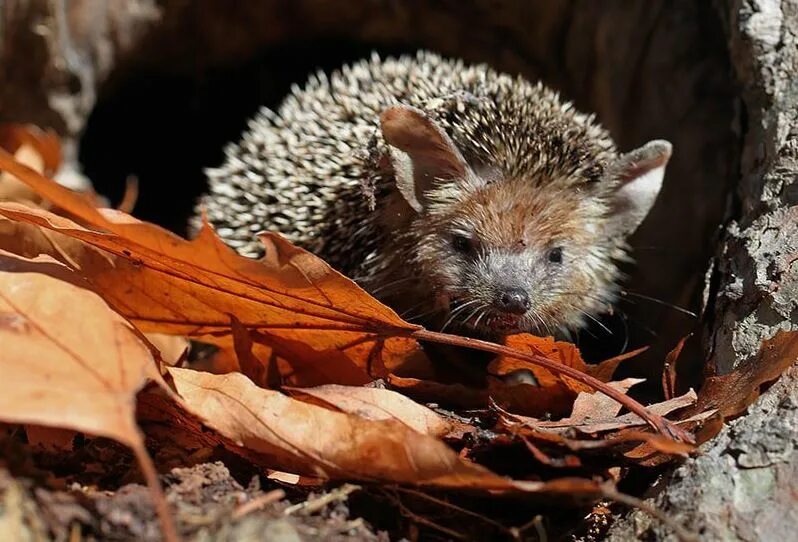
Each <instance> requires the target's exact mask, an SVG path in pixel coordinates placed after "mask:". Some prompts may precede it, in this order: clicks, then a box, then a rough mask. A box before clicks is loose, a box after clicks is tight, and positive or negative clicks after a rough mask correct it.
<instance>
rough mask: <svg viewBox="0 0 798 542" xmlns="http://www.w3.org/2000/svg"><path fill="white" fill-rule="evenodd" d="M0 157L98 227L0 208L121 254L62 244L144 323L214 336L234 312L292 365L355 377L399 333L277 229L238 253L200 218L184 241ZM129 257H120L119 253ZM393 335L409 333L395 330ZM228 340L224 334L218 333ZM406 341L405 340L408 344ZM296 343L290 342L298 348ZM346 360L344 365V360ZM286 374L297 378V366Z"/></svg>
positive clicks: (382, 310)
mask: <svg viewBox="0 0 798 542" xmlns="http://www.w3.org/2000/svg"><path fill="white" fill-rule="evenodd" d="M0 167H2V168H3V169H5V170H7V171H9V172H11V173H13V174H14V175H15V176H17V177H19V178H20V179H23V180H25V181H26V182H27V183H29V184H30V185H31V186H33V187H34V188H35V189H36V190H37V192H38V193H40V194H41V195H43V196H44V197H46V198H47V199H48V200H50V201H53V202H54V203H56V204H57V205H59V206H60V207H62V208H64V209H66V210H67V211H69V212H70V213H72V214H73V215H75V216H77V217H79V218H80V219H81V220H82V221H83V222H85V223H87V224H89V225H91V226H92V227H94V228H97V230H103V231H97V230H90V229H87V228H84V227H82V226H80V225H78V224H76V223H75V222H72V221H70V220H68V219H66V218H63V217H59V216H55V215H52V214H50V213H47V212H45V211H42V210H37V209H29V208H26V207H23V206H20V205H15V204H12V203H6V204H3V205H2V208H1V209H0V214H2V215H3V216H6V217H9V218H12V219H14V220H19V221H23V222H28V223H32V224H36V225H38V226H41V227H44V228H49V229H53V230H55V231H59V232H62V233H64V234H66V235H69V236H71V237H74V238H77V239H80V240H82V241H85V242H87V243H90V244H92V245H94V246H96V247H99V248H102V249H104V250H107V251H109V252H112V253H114V254H116V255H117V256H121V257H122V258H125V261H123V260H122V259H121V258H109V259H106V260H102V259H98V258H96V257H86V255H85V253H84V252H77V253H76V252H75V251H72V252H69V257H70V258H71V259H72V262H73V264H74V265H75V266H77V267H79V269H80V271H81V272H82V274H83V275H84V276H86V277H87V278H88V279H89V280H90V282H91V283H92V285H93V287H94V288H95V289H96V290H97V291H98V292H100V293H101V294H102V295H103V297H104V298H105V299H106V300H107V301H108V302H109V303H110V304H111V305H112V306H113V307H114V308H115V309H116V310H118V311H119V312H120V313H121V314H123V315H125V316H126V317H128V318H129V319H130V320H132V321H133V322H134V323H136V324H137V325H138V326H139V327H140V328H141V329H142V330H144V331H154V332H162V333H171V334H179V335H185V336H189V337H194V338H203V339H204V340H206V341H214V340H218V337H219V335H229V334H230V315H231V314H235V315H236V317H237V318H238V319H239V321H240V322H241V324H242V325H243V326H244V327H245V328H246V329H248V330H249V331H250V332H252V331H257V332H259V333H262V334H264V335H268V337H269V340H270V341H271V340H275V339H280V341H281V342H280V346H281V348H282V349H283V351H282V352H281V355H282V356H284V357H286V358H287V359H289V361H292V362H293V361H296V362H297V363H298V364H299V365H302V363H303V362H305V361H307V359H308V358H309V357H312V359H313V360H314V368H316V366H318V365H319V364H317V363H315V361H316V360H319V359H325V358H327V359H328V364H329V365H333V364H337V365H340V367H339V368H338V369H337V370H334V369H332V368H331V369H330V371H329V372H331V373H334V374H333V375H331V376H333V377H335V378H330V379H328V381H331V382H340V383H348V384H360V383H363V382H365V381H368V380H369V378H368V375H367V374H366V369H367V367H370V368H374V369H375V370H376V369H380V367H375V366H374V365H373V362H374V359H373V353H374V351H375V349H377V345H379V344H380V341H381V338H382V336H384V335H397V334H399V335H402V334H404V335H407V334H408V333H410V332H412V331H413V330H415V329H417V327H416V326H413V325H411V324H407V323H406V322H404V321H403V320H401V319H400V318H399V317H398V316H397V315H396V314H395V313H394V312H393V311H392V310H391V309H389V308H387V307H385V306H384V305H382V304H381V303H379V302H378V301H376V300H374V299H373V298H372V297H371V296H369V295H368V294H366V293H365V292H364V291H363V290H361V289H360V288H359V287H358V286H356V285H355V284H354V283H353V282H352V281H350V280H349V279H347V278H346V277H344V276H342V275H340V274H339V273H337V272H336V271H334V270H333V269H332V268H330V267H329V266H328V265H327V264H326V263H324V262H323V261H322V260H320V259H319V258H317V257H315V256H313V255H312V254H310V253H308V252H305V251H302V250H300V249H298V248H296V247H294V246H292V245H290V244H289V243H287V242H286V241H284V240H283V239H281V238H279V237H278V236H276V235H267V236H264V238H263V240H264V244H265V245H266V247H267V255H266V257H265V258H264V259H263V260H262V261H253V260H249V259H247V258H243V257H241V256H239V255H237V254H236V253H235V252H234V251H233V250H232V249H230V248H229V247H227V246H226V245H224V243H222V241H221V240H220V239H219V238H218V237H217V236H216V235H215V234H214V233H213V232H212V230H210V229H209V228H208V227H205V228H203V230H202V231H201V232H200V234H199V236H198V238H197V239H196V240H194V241H185V240H183V239H180V238H179V237H177V236H175V235H173V234H171V233H169V232H167V231H165V230H163V229H161V228H158V227H157V226H154V225H152V224H147V223H143V222H139V221H137V220H135V219H133V218H132V217H130V216H128V215H125V214H124V213H120V212H112V211H109V210H104V211H102V212H101V211H99V210H97V209H95V208H93V207H92V206H91V205H89V204H88V203H87V202H86V201H84V200H83V199H82V198H81V197H80V196H77V195H75V194H73V193H71V192H69V191H68V190H66V189H64V188H62V187H60V186H58V185H57V184H56V183H54V182H52V181H50V180H48V179H45V178H44V177H42V176H41V175H38V174H36V173H35V172H34V171H32V170H30V169H28V168H25V167H22V166H20V165H19V164H16V163H15V162H14V161H13V159H12V158H11V157H10V156H8V155H7V154H5V153H2V152H0ZM128 260H129V261H128ZM393 340H394V341H399V340H404V341H408V342H409V343H410V344H413V345H414V344H415V343H414V342H413V341H410V340H408V339H400V338H394V339H393ZM221 343H222V345H223V346H232V344H231V341H229V340H227V341H224V340H222V341H221ZM413 348H414V347H410V348H407V349H406V350H407V351H408V352H412V351H413ZM297 349H298V350H297ZM345 369H346V370H345ZM340 375H344V378H340V379H338V377H339V376H340ZM293 377H294V380H292V381H291V383H293V384H299V385H302V384H305V383H306V382H304V381H303V380H302V379H301V378H300V377H301V371H297V372H296V373H295V374H294V375H293Z"/></svg>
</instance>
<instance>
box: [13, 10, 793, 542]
mask: <svg viewBox="0 0 798 542" xmlns="http://www.w3.org/2000/svg"><path fill="white" fill-rule="evenodd" d="M66 6H67V2H66V0H60V1H56V0H54V1H50V2H47V1H45V0H15V1H12V2H9V3H6V4H5V5H4V6H3V7H4V10H3V11H2V13H1V14H0V15H1V16H2V18H3V20H2V25H1V26H0V29H1V30H2V32H3V34H2V40H0V47H1V48H2V49H0V57H1V58H2V71H1V72H0V74H2V81H1V82H0V83H1V84H0V118H2V120H25V121H30V122H35V123H38V124H42V125H49V126H53V127H55V128H56V129H58V130H59V132H61V133H62V134H63V135H65V136H67V137H68V138H69V137H76V136H77V135H78V134H79V133H80V130H81V129H82V127H83V126H84V124H85V121H86V118H87V115H88V113H89V111H90V110H91V108H92V107H93V105H94V102H95V100H96V98H97V95H98V90H99V89H100V87H99V85H100V83H101V82H103V81H104V80H106V79H107V77H108V74H109V73H111V72H112V68H115V70H113V75H114V76H113V77H112V80H113V83H114V84H116V85H123V84H124V82H125V80H126V78H130V77H135V73H136V71H137V70H141V69H143V67H146V69H148V70H151V69H157V70H162V71H165V72H197V73H204V71H206V70H208V69H210V68H212V67H214V66H218V65H222V64H224V63H228V62H233V61H236V60H240V59H243V58H248V57H251V56H253V55H255V54H256V53H257V51H258V50H260V48H262V47H266V46H274V45H275V44H280V43H282V42H285V41H287V40H294V41H296V40H314V39H322V38H324V39H338V38H346V39H350V40H355V41H361V42H366V43H370V44H375V45H377V46H392V47H396V46H399V47H407V48H431V49H435V50H437V51H439V52H442V53H444V54H447V55H454V56H460V57H463V58H465V59H467V60H470V61H485V62H490V63H491V64H493V65H494V66H495V67H497V68H499V69H502V70H506V71H510V72H516V73H522V74H524V75H526V76H528V77H533V78H534V77H539V78H542V79H543V80H545V81H546V82H547V83H549V84H550V85H553V86H555V87H557V88H559V89H561V90H562V91H563V93H564V94H565V95H566V96H568V97H569V98H572V99H574V100H575V101H576V103H577V105H578V106H579V107H580V108H582V109H588V110H593V111H596V112H597V114H598V116H599V118H600V119H601V121H602V122H603V123H604V124H605V125H606V126H607V127H608V128H609V129H610V130H611V131H612V133H613V135H614V136H615V137H616V139H617V140H618V141H619V143H620V145H621V147H623V148H627V149H628V148H632V147H634V146H637V145H639V144H641V143H643V142H644V141H645V140H648V139H652V138H656V137H663V138H667V139H670V140H671V141H672V142H673V143H674V147H675V149H676V152H675V155H674V158H673V160H672V162H671V165H670V166H669V174H668V178H667V182H666V186H665V189H664V192H663V194H662V197H661V199H660V201H659V202H658V203H657V205H656V207H655V209H654V211H653V214H652V216H651V217H650V219H649V220H648V221H647V222H646V224H645V225H644V227H643V229H642V231H641V232H640V233H639V235H638V236H637V237H636V239H635V244H636V246H637V248H638V250H637V257H638V267H637V269H636V271H635V272H634V275H633V281H632V283H631V285H630V290H633V291H637V292H640V293H643V294H646V295H649V296H653V297H657V298H661V299H666V300H668V301H671V302H673V303H676V304H679V305H683V306H689V307H691V308H697V307H698V306H699V305H700V301H701V296H702V293H703V294H704V298H705V299H704V302H705V305H706V307H705V310H704V317H705V318H704V334H703V352H698V341H696V342H695V343H696V344H695V350H694V351H693V352H692V353H686V354H685V355H684V359H690V360H703V359H709V362H708V364H707V365H706V367H703V365H700V364H698V363H693V366H694V367H695V368H696V370H697V371H701V370H705V371H707V372H710V373H725V372H728V371H730V370H732V369H733V367H735V366H736V365H737V364H739V363H740V362H742V361H744V360H745V359H747V358H749V357H750V356H752V355H753V354H754V353H755V352H756V351H757V349H758V348H759V345H760V343H761V341H762V339H764V338H768V337H771V336H773V335H774V333H775V332H776V331H777V330H779V329H796V327H798V273H796V262H798V76H796V74H798V0H718V1H717V2H715V3H714V4H712V3H710V2H705V1H699V2H696V1H695V0H673V1H665V0H650V1H646V2H635V3H629V2H627V1H622V0H608V1H605V2H595V1H593V0H573V1H570V2H550V1H547V0H537V1H529V2H527V1H515V2H511V1H509V0H503V1H499V2H494V1H481V0H469V1H458V2H455V1H454V0H451V1H441V2H435V3H431V2H426V1H422V0H407V1H404V2H373V1H364V2H349V3H347V4H346V8H345V9H343V8H342V4H341V3H339V2H331V1H325V0H301V1H300V0H297V1H295V2H282V1H278V0H264V1H251V2H243V1H242V2H234V3H233V2H229V1H227V0H205V1H202V2H185V1H182V0H163V1H161V2H155V0H137V1H135V2H125V1H121V0H120V1H119V2H116V1H111V2H102V1H100V0H81V1H79V2H71V3H69V9H67V8H66ZM147 30H149V32H148V33H146V34H145V31H147ZM145 35H146V36H147V39H146V40H141V37H142V36H145ZM20 51H24V52H25V54H24V55H22V54H21V53H20ZM121 60H124V62H123V63H120V61H121ZM287 62H290V60H287ZM300 82H301V81H300ZM111 90H112V89H111V87H106V89H105V91H106V92H110V91H111ZM112 136H113V134H110V137H112ZM142 152H144V150H142ZM719 239H721V240H722V241H721V242H720V244H719V246H718V240H719ZM713 254H714V255H715V258H714V261H715V263H714V266H713V267H712V268H711V269H710V270H709V272H707V268H708V267H709V262H710V260H711V259H712V255H713ZM705 277H706V278H707V281H708V285H707V286H706V287H705V284H704V282H705ZM630 312H631V313H632V317H633V318H634V319H636V320H640V321H642V322H643V323H644V324H645V326H647V327H651V328H655V329H657V330H659V331H660V336H659V337H658V338H657V341H656V342H657V344H658V345H659V346H658V348H655V349H652V351H651V352H650V356H651V359H662V353H663V351H664V350H665V349H667V348H669V347H670V346H671V345H672V344H673V343H675V341H676V340H677V339H678V338H679V337H681V336H683V335H684V334H685V333H686V331H687V330H688V329H689V328H690V327H691V326H694V324H693V322H690V321H689V320H688V321H686V320H685V319H684V318H683V317H681V316H680V315H678V313H675V312H673V311H669V310H668V309H665V308H662V307H656V306H648V305H646V306H644V307H640V306H639V307H637V308H634V307H633V308H631V309H630ZM649 341H650V339H649ZM797 383H798V371H796V370H793V371H792V372H790V373H788V375H787V376H785V377H784V378H783V379H782V381H780V382H779V383H778V384H777V385H776V386H774V387H773V388H772V389H771V390H770V391H769V392H768V393H767V394H766V396H765V397H763V398H762V399H761V400H760V401H759V402H758V403H757V404H756V405H755V406H753V407H752V409H751V412H750V414H749V415H747V416H746V417H744V418H742V419H740V420H737V421H735V422H733V423H732V424H731V425H729V426H728V427H727V428H725V429H724V431H723V432H722V433H721V435H720V436H719V437H718V438H717V439H715V440H714V441H712V442H711V443H709V444H708V445H707V446H706V448H705V454H704V455H703V456H701V457H698V458H696V459H693V460H690V461H688V462H687V463H685V464H684V465H683V466H682V467H680V468H679V469H678V470H677V471H675V472H674V473H673V474H672V475H671V476H670V477H668V479H667V480H663V481H662V483H661V484H659V487H658V488H657V490H658V491H659V494H658V495H657V496H656V497H654V502H655V503H656V504H657V505H658V506H660V507H662V508H663V509H665V510H667V511H668V512H669V514H671V515H674V516H675V517H676V519H678V520H680V521H682V522H684V523H685V524H686V525H687V526H688V527H690V528H692V529H694V530H696V531H700V532H702V533H703V538H705V539H707V540H721V539H723V540H767V539H772V540H787V539H790V538H792V536H791V535H792V534H793V533H792V531H794V527H793V526H794V523H795V520H796V519H798V518H796V517H795V515H796V513H797V512H796V510H798V507H796V503H795V496H794V492H791V487H795V486H796V485H797V484H798V452H796V443H797V442H798V395H796V391H795V388H796V384H797ZM782 529H786V530H784V531H782ZM668 536H670V535H669V534H668V531H667V529H665V528H664V527H662V526H661V524H659V523H656V522H651V521H650V520H649V519H648V518H647V517H646V516H644V515H643V514H639V513H633V514H631V515H630V516H629V517H628V518H627V519H626V520H624V521H622V522H620V523H619V524H618V525H616V527H615V528H614V529H613V531H612V534H611V537H612V538H613V539H615V540H628V539H635V538H645V539H648V538H650V537H653V538H655V539H660V538H667V537H668Z"/></svg>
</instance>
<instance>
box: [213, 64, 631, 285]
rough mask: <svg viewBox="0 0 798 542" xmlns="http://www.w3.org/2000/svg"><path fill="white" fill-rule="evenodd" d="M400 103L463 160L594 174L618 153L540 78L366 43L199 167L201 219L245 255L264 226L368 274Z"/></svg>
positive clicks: (253, 252)
mask: <svg viewBox="0 0 798 542" xmlns="http://www.w3.org/2000/svg"><path fill="white" fill-rule="evenodd" d="M397 103H402V104H407V105H411V106H415V107H417V108H419V109H421V110H423V111H424V112H426V113H427V114H429V115H430V117H431V118H433V119H434V120H435V121H436V122H437V123H438V124H439V125H440V126H441V127H442V128H443V129H444V130H445V131H446V132H447V133H448V134H449V136H450V137H451V138H452V140H453V141H454V142H455V143H456V144H457V146H458V147H459V148H460V150H461V151H462V153H463V155H464V157H465V158H466V159H467V160H468V161H469V162H470V163H474V164H490V165H491V166H492V167H494V168H498V169H499V171H500V174H501V176H502V177H519V176H525V177H527V178H528V179H529V182H530V183H574V182H585V183H591V184H594V182H595V181H599V180H600V179H601V178H602V175H603V173H604V169H605V168H606V167H607V164H608V163H609V161H611V160H612V159H613V158H614V157H615V148H614V146H613V143H612V141H611V140H610V138H609V136H608V134H607V133H606V132H605V131H604V130H603V129H602V128H600V127H599V126H597V125H596V124H594V123H593V119H592V117H590V116H586V115H583V114H580V113H578V112H576V111H575V110H574V109H573V108H572V106H571V104H569V103H563V102H561V101H560V100H559V98H558V96H557V95H556V93H554V92H552V91H550V90H548V89H546V88H544V87H543V86H542V85H540V84H532V83H529V82H527V81H525V80H523V79H520V78H512V77H510V76H508V75H502V74H499V73H497V72H495V71H494V70H492V69H490V68H488V67H487V66H485V65H473V66H467V65H464V64H463V63H462V62H461V61H452V60H446V59H443V58H441V57H440V56H438V55H435V54H432V53H428V52H421V53H419V54H417V55H416V56H413V57H411V56H406V57H401V58H398V59H387V60H380V58H379V57H377V56H376V55H373V56H372V57H371V59H369V60H364V61H361V62H358V63H355V64H353V65H350V66H345V67H343V68H342V69H341V70H340V71H338V72H335V73H333V74H332V75H331V76H330V77H329V78H328V77H327V76H326V75H325V74H323V73H318V74H316V75H315V76H313V77H311V78H310V81H309V82H308V83H307V84H306V85H305V86H304V87H301V88H300V87H297V86H295V87H294V88H293V89H292V92H291V94H290V95H289V96H288V97H287V98H286V99H285V101H284V102H283V104H282V105H281V106H280V107H279V109H278V110H277V112H273V111H271V110H269V109H266V108H264V109H262V110H261V111H260V112H259V113H258V114H257V116H256V117H255V118H254V119H253V120H252V121H251V122H250V123H249V127H248V130H247V131H246V133H245V134H244V135H243V137H242V139H241V141H239V142H238V143H235V144H231V145H230V146H228V147H227V149H226V161H225V162H224V164H222V165H221V166H220V167H218V168H215V169H210V170H208V172H207V173H208V178H209V192H208V194H207V196H205V197H204V198H203V200H202V202H201V205H202V206H204V208H205V209H206V211H207V216H208V219H209V221H210V222H211V224H212V225H213V226H214V227H215V228H216V229H217V231H218V233H219V234H220V235H221V236H222V238H223V239H225V240H226V241H227V242H228V243H229V244H230V245H231V246H233V247H234V248H236V249H237V250H238V251H239V252H240V253H242V254H244V255H247V256H253V257H254V256H259V255H261V254H262V248H261V246H260V244H259V242H258V241H257V240H256V239H255V234H256V233H257V232H259V231H263V230H271V231H277V232H279V233H281V234H282V235H284V236H285V237H287V238H288V239H289V240H290V241H292V242H294V243H296V244H298V245H300V246H302V247H304V248H306V249H308V250H310V251H312V252H314V253H316V254H318V255H319V256H321V257H322V258H324V259H325V260H327V261H328V262H329V263H330V264H331V265H333V266H334V267H336V268H337V269H339V270H341V271H342V272H344V273H346V274H348V275H350V276H353V277H355V278H360V277H368V276H370V275H373V274H374V273H375V272H376V271H377V270H378V268H380V267H381V266H384V265H385V260H386V258H385V257H384V256H385V255H383V254H381V253H380V249H381V246H382V245H383V240H384V236H385V235H386V232H383V231H380V229H379V228H378V226H377V224H376V222H377V221H376V220H375V219H374V215H375V212H376V213H379V212H380V201H379V197H380V195H381V194H384V193H385V192H386V191H390V186H389V185H390V183H391V179H390V178H388V177H390V175H388V176H387V177H386V175H385V174H384V172H383V171H378V162H379V158H380V157H381V156H384V155H385V154H386V152H387V151H386V144H385V142H384V141H383V138H382V135H381V133H380V131H379V118H380V114H381V113H382V112H383V111H384V110H385V109H386V108H388V107H390V106H391V105H394V104H397ZM604 184H607V185H608V186H607V190H609V189H610V188H611V186H609V184H610V183H609V182H605V183H604ZM375 185H376V186H375ZM369 188H370V190H369ZM374 193H376V194H377V199H378V201H377V209H376V211H375V210H374V209H373V208H372V204H373V203H374V202H373V201H372V200H371V199H370V198H369V196H368V195H369V194H372V195H373V194H374ZM390 233H391V234H401V232H390Z"/></svg>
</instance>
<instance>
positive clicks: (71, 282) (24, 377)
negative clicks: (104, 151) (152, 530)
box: [0, 251, 176, 540]
mask: <svg viewBox="0 0 798 542" xmlns="http://www.w3.org/2000/svg"><path fill="white" fill-rule="evenodd" d="M86 286H87V285H86V283H85V281H83V280H82V278H80V277H78V276H77V275H76V274H75V273H74V272H72V271H71V270H69V269H67V268H66V267H64V266H63V265H61V264H60V263H58V262H56V261H55V260H53V259H52V258H50V257H48V256H42V257H39V258H37V259H35V260H28V259H25V258H22V257H20V256H16V255H13V254H8V253H5V252H2V251H0V344H2V353H0V374H2V375H3V378H2V379H0V420H2V421H5V422H13V423H22V424H37V425H45V426H50V427H58V428H65V429H73V430H75V431H81V432H85V433H88V434H91V435H99V436H104V437H109V438H112V439H115V440H117V441H119V442H122V443H124V444H126V445H128V446H130V448H131V449H132V450H133V452H134V453H135V455H136V457H137V459H138V460H139V463H140V465H141V467H142V469H143V471H144V474H145V477H146V478H147V483H148V485H149V486H150V490H151V491H152V493H153V501H154V502H155V506H156V509H157V510H158V515H159V517H160V519H161V524H162V527H163V529H164V536H165V538H166V539H167V540H176V535H175V530H174V525H173V523H172V522H171V519H170V515H169V513H168V508H167V505H166V500H165V499H164V497H163V493H162V492H161V490H160V486H159V484H158V479H157V474H156V472H155V468H154V466H153V465H152V460H151V459H150V458H149V456H148V455H147V452H146V449H145V447H144V439H143V436H142V434H141V432H140V431H139V428H138V426H137V425H136V421H135V395H136V392H137V391H139V390H140V389H141V388H142V387H143V386H144V385H145V384H146V383H147V382H148V381H152V382H157V383H160V384H162V385H163V382H162V380H161V376H160V373H159V371H158V368H157V366H156V365H155V361H154V360H153V358H152V354H151V351H150V347H149V346H148V345H146V344H145V343H144V342H143V341H142V338H141V336H140V334H139V333H138V332H137V331H136V330H135V328H133V326H131V325H130V323H128V322H127V321H126V320H125V319H124V318H122V317H121V316H119V315H118V314H116V313H115V312H113V311H112V310H111V309H110V308H109V307H108V305H107V304H106V303H105V302H104V301H103V300H102V298H100V297H99V296H98V295H97V294H95V293H94V292H92V291H91V290H89V289H87V287H86Z"/></svg>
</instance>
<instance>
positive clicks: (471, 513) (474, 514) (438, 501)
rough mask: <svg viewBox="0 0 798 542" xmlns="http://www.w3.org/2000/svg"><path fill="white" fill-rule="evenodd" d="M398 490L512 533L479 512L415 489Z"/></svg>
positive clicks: (401, 488)
mask: <svg viewBox="0 0 798 542" xmlns="http://www.w3.org/2000/svg"><path fill="white" fill-rule="evenodd" d="M396 489H397V490H398V491H401V492H402V493H406V494H408V495H413V496H414V497H418V498H421V499H425V500H427V501H430V502H434V503H435V504H438V505H440V506H443V507H444V508H451V509H452V510H455V511H457V512H460V513H461V514H466V515H468V516H471V517H474V518H477V519H479V520H481V521H484V522H485V523H487V524H488V525H491V526H493V527H495V528H497V529H499V530H501V531H504V532H506V533H509V532H510V530H509V528H507V527H506V526H505V525H502V524H501V523H499V522H498V521H496V520H493V519H490V518H489V517H487V516H483V515H482V514H480V513H478V512H474V511H473V510H469V509H467V508H463V507H462V506H457V505H456V504H452V503H450V502H448V501H445V500H443V499H439V498H437V497H433V496H432V495H428V494H426V493H423V492H421V491H416V490H414V489H407V488H403V487H397V488H396Z"/></svg>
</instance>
